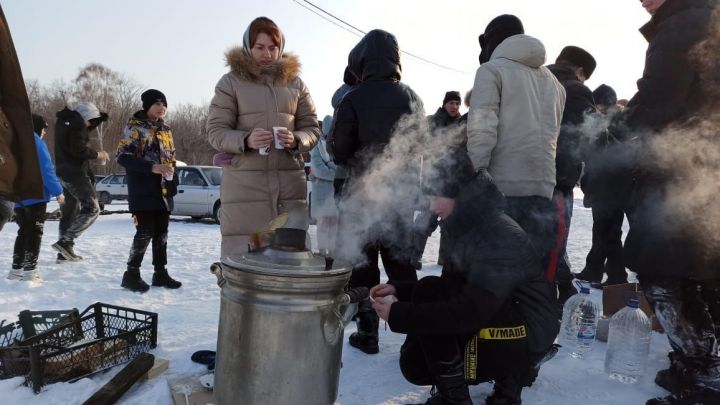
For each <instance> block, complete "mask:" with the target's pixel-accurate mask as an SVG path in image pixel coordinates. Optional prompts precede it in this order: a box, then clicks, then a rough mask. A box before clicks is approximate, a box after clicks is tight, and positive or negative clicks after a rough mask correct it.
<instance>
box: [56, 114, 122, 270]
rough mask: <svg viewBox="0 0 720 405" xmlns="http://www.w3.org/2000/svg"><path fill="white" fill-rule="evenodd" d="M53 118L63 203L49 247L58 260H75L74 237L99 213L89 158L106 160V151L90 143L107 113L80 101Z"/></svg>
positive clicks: (107, 157) (76, 257) (105, 118)
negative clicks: (56, 234) (92, 133)
mask: <svg viewBox="0 0 720 405" xmlns="http://www.w3.org/2000/svg"><path fill="white" fill-rule="evenodd" d="M56 117H57V121H56V122H55V166H56V171H57V175H58V177H59V178H60V182H61V183H62V185H63V195H64V196H65V203H64V204H62V205H61V206H60V211H61V213H62V217H61V218H60V226H59V230H60V232H59V233H60V238H59V239H58V241H57V242H55V243H54V244H53V245H52V247H53V249H55V250H57V251H58V261H78V260H82V257H81V256H78V255H77V254H75V250H74V246H75V239H77V238H78V237H79V236H80V235H81V234H82V233H83V232H84V231H85V230H86V229H88V228H89V227H90V226H91V225H92V224H93V223H94V222H95V220H96V219H97V217H98V214H99V213H100V206H99V205H98V201H97V196H96V195H95V178H94V174H93V172H92V170H91V168H90V160H95V159H101V160H102V161H108V160H109V156H108V154H107V152H105V151H96V150H95V149H93V148H92V147H91V146H90V145H89V142H90V132H92V131H93V130H95V128H97V127H98V126H99V125H100V124H101V123H103V122H104V121H107V119H108V115H107V114H105V113H103V112H100V110H98V108H97V107H96V106H95V104H93V103H90V102H86V101H82V102H80V103H78V104H77V106H76V107H75V110H70V109H69V108H67V107H65V108H64V109H63V110H62V111H59V112H58V113H57V114H56Z"/></svg>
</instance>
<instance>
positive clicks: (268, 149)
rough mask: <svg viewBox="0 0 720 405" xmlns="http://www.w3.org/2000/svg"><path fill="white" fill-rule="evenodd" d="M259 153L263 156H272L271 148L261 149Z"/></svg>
mask: <svg viewBox="0 0 720 405" xmlns="http://www.w3.org/2000/svg"><path fill="white" fill-rule="evenodd" d="M258 153H259V154H261V155H263V156H267V155H269V154H270V147H269V146H266V147H264V148H260V149H258Z"/></svg>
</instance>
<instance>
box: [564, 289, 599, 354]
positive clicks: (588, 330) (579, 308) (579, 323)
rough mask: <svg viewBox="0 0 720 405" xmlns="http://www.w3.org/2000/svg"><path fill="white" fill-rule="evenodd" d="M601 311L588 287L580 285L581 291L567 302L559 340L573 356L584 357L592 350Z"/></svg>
mask: <svg viewBox="0 0 720 405" xmlns="http://www.w3.org/2000/svg"><path fill="white" fill-rule="evenodd" d="M599 312H600V311H599V309H598V306H597V304H596V303H595V302H593V301H592V300H591V299H590V289H589V288H588V287H584V286H583V287H580V293H579V294H575V295H573V296H572V297H570V299H568V300H567V301H566V302H565V305H564V306H563V319H562V325H561V326H560V336H559V341H560V344H561V345H562V346H563V347H565V349H566V350H568V351H569V352H570V355H571V356H572V357H577V358H582V357H583V356H584V355H585V353H587V352H589V351H591V350H592V345H593V342H594V341H595V330H596V329H597V323H598V315H599Z"/></svg>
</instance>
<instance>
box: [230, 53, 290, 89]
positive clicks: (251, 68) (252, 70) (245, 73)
mask: <svg viewBox="0 0 720 405" xmlns="http://www.w3.org/2000/svg"><path fill="white" fill-rule="evenodd" d="M225 62H226V64H227V66H229V67H230V70H232V71H233V72H234V73H235V74H237V75H238V76H240V78H242V79H244V80H247V81H250V82H255V83H262V82H265V81H266V79H273V80H278V81H280V82H282V83H283V84H287V83H289V82H290V81H292V80H294V79H296V78H297V77H298V76H299V75H300V67H301V65H300V59H298V57H297V56H296V55H295V54H292V53H289V52H285V53H284V54H283V55H282V56H281V57H280V60H279V61H278V63H277V64H275V65H274V66H273V67H271V68H268V69H262V68H261V67H260V66H258V65H257V64H255V63H254V62H253V60H252V57H251V56H249V55H248V54H247V53H245V50H244V49H243V48H242V47H240V46H237V47H234V48H232V49H230V50H228V51H227V52H226V53H225Z"/></svg>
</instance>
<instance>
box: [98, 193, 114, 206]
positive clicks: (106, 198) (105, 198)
mask: <svg viewBox="0 0 720 405" xmlns="http://www.w3.org/2000/svg"><path fill="white" fill-rule="evenodd" d="M98 202H100V203H102V204H105V205H108V204H110V203H111V202H112V197H110V193H108V192H107V191H101V192H100V195H99V196H98Z"/></svg>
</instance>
